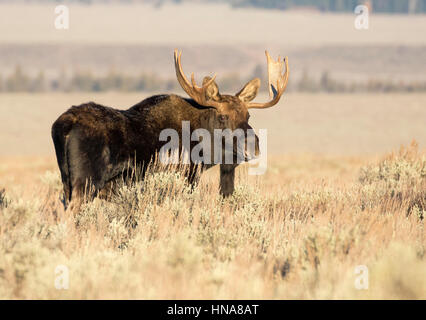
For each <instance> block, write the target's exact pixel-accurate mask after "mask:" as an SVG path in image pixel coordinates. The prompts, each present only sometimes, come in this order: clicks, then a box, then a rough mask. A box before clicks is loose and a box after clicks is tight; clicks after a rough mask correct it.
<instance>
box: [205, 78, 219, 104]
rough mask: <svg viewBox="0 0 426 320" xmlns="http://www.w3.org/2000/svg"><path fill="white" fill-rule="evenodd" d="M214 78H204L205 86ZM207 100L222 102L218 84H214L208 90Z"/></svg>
mask: <svg viewBox="0 0 426 320" xmlns="http://www.w3.org/2000/svg"><path fill="white" fill-rule="evenodd" d="M211 79H212V78H210V77H204V79H203V86H204V85H205V84H206V83H207V82H209V81H210V80H211ZM206 99H207V100H214V101H219V100H220V93H219V87H218V86H217V84H216V82H214V81H213V82H212V83H211V84H210V85H209V86H208V87H207V89H206Z"/></svg>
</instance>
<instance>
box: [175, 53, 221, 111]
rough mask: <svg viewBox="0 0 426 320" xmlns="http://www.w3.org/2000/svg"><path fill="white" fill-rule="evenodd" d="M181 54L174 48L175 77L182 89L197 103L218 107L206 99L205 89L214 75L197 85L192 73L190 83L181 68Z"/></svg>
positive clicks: (214, 77)
mask: <svg viewBox="0 0 426 320" xmlns="http://www.w3.org/2000/svg"><path fill="white" fill-rule="evenodd" d="M181 56H182V51H180V52H179V51H178V50H177V49H175V54H174V57H175V69H176V77H177V79H178V82H179V84H180V85H181V87H182V89H183V90H185V92H186V93H187V94H188V95H189V96H190V97H191V98H192V99H194V100H195V101H196V102H197V103H198V104H200V105H205V106H210V107H214V108H218V105H216V103H215V102H214V101H206V90H207V88H208V87H209V86H210V85H211V84H212V83H213V82H214V80H215V79H216V75H214V76H213V78H212V79H210V80H209V81H208V82H207V83H205V84H204V85H203V86H202V87H199V86H197V84H196V83H195V77H194V73H192V74H191V83H190V82H189V81H188V79H187V78H186V76H185V74H184V72H183V70H182V64H181Z"/></svg>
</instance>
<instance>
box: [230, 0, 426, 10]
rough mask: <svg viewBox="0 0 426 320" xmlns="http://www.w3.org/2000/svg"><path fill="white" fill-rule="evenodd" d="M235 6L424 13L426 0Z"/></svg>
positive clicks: (262, 1)
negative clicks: (363, 7)
mask: <svg viewBox="0 0 426 320" xmlns="http://www.w3.org/2000/svg"><path fill="white" fill-rule="evenodd" d="M232 3H233V5H234V6H252V7H259V8H270V9H281V10H286V9H290V8H294V7H312V8H316V9H318V10H321V11H330V12H350V11H351V12H353V11H354V9H355V7H356V6H357V5H359V4H369V5H370V6H371V8H372V10H373V12H383V13H424V12H426V0H233V1H232Z"/></svg>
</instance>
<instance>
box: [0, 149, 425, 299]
mask: <svg viewBox="0 0 426 320" xmlns="http://www.w3.org/2000/svg"><path fill="white" fill-rule="evenodd" d="M246 168H247V166H243V167H240V168H239V169H238V171H237V189H236V191H235V193H234V195H233V196H232V197H230V198H228V199H226V200H222V199H221V198H220V197H219V196H218V190H217V189H218V173H217V172H216V171H217V170H212V171H211V172H207V173H206V174H205V175H203V178H202V180H201V182H200V185H199V186H198V187H197V188H196V190H195V191H194V192H193V193H191V192H190V191H189V189H188V187H187V185H186V184H185V182H184V180H183V179H182V178H181V177H180V175H179V174H176V173H173V172H165V173H164V172H162V173H161V172H155V171H153V172H152V174H151V175H149V177H148V178H147V179H146V180H145V181H144V182H139V183H138V184H136V185H133V186H123V187H122V189H121V190H120V193H119V195H117V196H116V197H115V198H114V199H113V200H112V201H111V202H105V201H104V200H100V199H95V201H94V202H92V203H89V204H87V205H84V206H83V208H82V210H81V211H80V212H79V213H77V214H75V215H73V214H71V213H70V212H64V211H63V207H62V203H61V202H60V200H59V198H60V197H61V183H60V178H59V173H58V170H57V168H56V164H55V161H54V159H53V158H51V157H25V158H19V157H14V158H8V160H6V159H2V161H1V167H0V179H1V180H0V181H1V183H2V186H3V187H6V191H5V193H2V194H1V196H0V243H1V245H0V297H1V298H13V299H15V298H25V299H33V298H42V299H63V298H71V299H87V298H94V299H105V298H106V299H110V298H130V299H135V298H137V299H158V298H163V299H170V298H171V299H187V298H194V299H204V298H211V299H218V298H224V299H226V298H232V299H243V298H246V299H255V298H258V299H288V298H298V299H299V298H301V299H312V298H313V299H319V298H322V299H337V298H343V299H348V298H354V299H370V298H385V299H395V298H398V299H399V298H400V299H425V298H426V282H425V281H426V271H425V270H426V260H425V237H424V236H425V234H424V215H425V213H426V194H425V190H426V184H425V183H426V155H425V153H424V152H419V151H418V149H417V148H416V146H415V145H412V146H411V147H409V148H408V149H403V150H401V151H399V152H398V151H397V152H395V153H394V154H390V155H388V156H386V157H379V158H371V157H338V156H318V155H317V156H315V155H311V156H308V155H304V156H276V157H272V158H270V164H269V167H268V171H267V173H266V175H265V176H263V177H261V178H259V177H257V178H254V177H252V176H248V175H247V172H246ZM142 190H143V191H142ZM130 225H132V226H135V225H136V227H134V228H132V227H130ZM359 265H363V266H366V267H367V268H368V289H366V290H358V289H356V286H355V282H356V281H357V274H355V268H356V267H357V266H359ZM57 266H62V267H61V268H63V266H66V268H67V269H68V271H69V283H68V285H69V286H68V289H67V290H58V289H56V287H55V283H57V282H55V281H58V280H57V277H58V276H59V275H60V274H57V273H55V270H56V268H57ZM62 275H63V274H62ZM60 283H62V284H63V282H60ZM363 283H364V284H365V282H363Z"/></svg>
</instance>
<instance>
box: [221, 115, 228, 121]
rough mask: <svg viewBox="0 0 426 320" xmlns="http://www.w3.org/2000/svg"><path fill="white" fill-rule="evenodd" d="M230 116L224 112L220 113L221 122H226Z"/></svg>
mask: <svg viewBox="0 0 426 320" xmlns="http://www.w3.org/2000/svg"><path fill="white" fill-rule="evenodd" d="M228 118H229V117H228V116H227V115H224V114H221V115H219V121H220V122H225V121H226V120H228Z"/></svg>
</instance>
